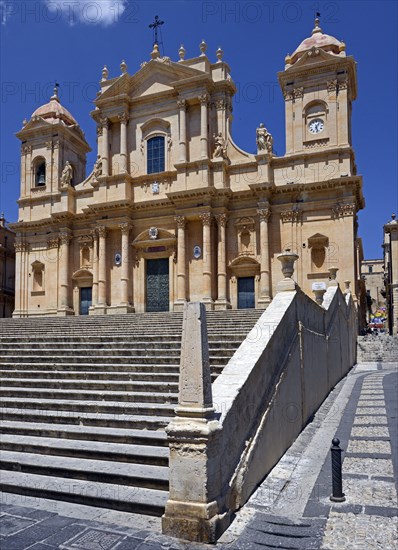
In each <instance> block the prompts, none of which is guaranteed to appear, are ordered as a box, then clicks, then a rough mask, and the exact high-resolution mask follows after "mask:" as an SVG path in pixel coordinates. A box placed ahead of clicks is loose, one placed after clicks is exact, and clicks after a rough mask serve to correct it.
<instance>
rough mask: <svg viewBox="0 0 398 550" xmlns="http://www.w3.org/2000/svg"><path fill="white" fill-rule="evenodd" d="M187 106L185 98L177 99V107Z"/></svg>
mask: <svg viewBox="0 0 398 550" xmlns="http://www.w3.org/2000/svg"><path fill="white" fill-rule="evenodd" d="M186 106H187V102H186V100H185V99H178V100H177V107H178V108H179V109H185V108H186Z"/></svg>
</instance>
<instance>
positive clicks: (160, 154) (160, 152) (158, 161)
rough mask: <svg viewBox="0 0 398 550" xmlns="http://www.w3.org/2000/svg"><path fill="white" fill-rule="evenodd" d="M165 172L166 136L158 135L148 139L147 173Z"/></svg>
mask: <svg viewBox="0 0 398 550" xmlns="http://www.w3.org/2000/svg"><path fill="white" fill-rule="evenodd" d="M157 172H164V137H162V136H156V137H153V138H151V139H148V141H147V173H148V174H156V173H157Z"/></svg>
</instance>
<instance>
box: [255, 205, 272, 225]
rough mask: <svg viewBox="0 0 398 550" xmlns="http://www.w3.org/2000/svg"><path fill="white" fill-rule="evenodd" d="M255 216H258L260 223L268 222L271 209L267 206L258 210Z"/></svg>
mask: <svg viewBox="0 0 398 550" xmlns="http://www.w3.org/2000/svg"><path fill="white" fill-rule="evenodd" d="M257 214H258V215H259V218H260V222H268V220H269V219H270V217H271V208H270V207H269V206H266V207H263V208H258V210H257Z"/></svg>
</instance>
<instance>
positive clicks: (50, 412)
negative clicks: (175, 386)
mask: <svg viewBox="0 0 398 550" xmlns="http://www.w3.org/2000/svg"><path fill="white" fill-rule="evenodd" d="M11 404H12V402H9V405H10V406H6V405H4V406H3V407H2V410H1V418H2V420H4V421H18V422H40V423H41V422H44V423H54V424H74V425H81V426H101V427H106V428H124V427H125V426H129V427H130V428H131V429H142V428H144V429H146V430H160V429H164V428H165V427H166V426H167V425H168V424H169V422H170V420H171V415H170V414H166V413H169V412H170V411H166V413H165V411H164V410H158V411H156V409H153V410H152V411H151V413H153V414H149V415H147V414H145V412H144V411H142V413H141V414H139V415H138V414H132V413H130V411H129V412H128V413H124V412H122V411H123V407H121V410H120V412H118V413H117V414H111V413H105V412H103V413H98V412H92V411H81V410H77V407H76V410H75V411H73V410H65V409H62V408H60V407H59V408H58V409H57V408H51V409H45V408H42V407H37V408H30V409H29V408H25V407H23V408H22V407H20V408H17V407H16V405H18V403H13V405H14V408H13V407H12V406H11ZM33 405H34V403H30V406H33ZM56 405H57V404H55V406H56ZM156 412H157V413H158V414H156Z"/></svg>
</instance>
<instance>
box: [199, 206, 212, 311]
mask: <svg viewBox="0 0 398 550" xmlns="http://www.w3.org/2000/svg"><path fill="white" fill-rule="evenodd" d="M199 218H200V219H201V221H202V224H203V297H202V302H203V303H204V304H205V306H206V309H208V310H212V309H213V305H214V304H213V299H212V297H211V277H212V272H211V260H212V258H211V254H212V250H211V214H210V212H204V213H203V214H200V216H199Z"/></svg>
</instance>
